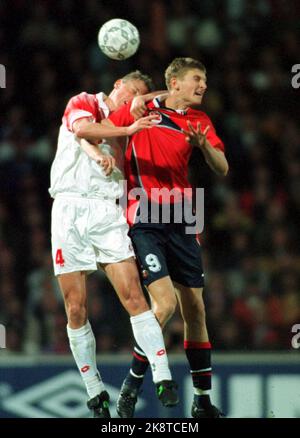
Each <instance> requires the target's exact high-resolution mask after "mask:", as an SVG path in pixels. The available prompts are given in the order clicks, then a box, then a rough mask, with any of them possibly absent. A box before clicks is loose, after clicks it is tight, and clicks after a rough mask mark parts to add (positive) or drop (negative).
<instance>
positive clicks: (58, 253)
mask: <svg viewBox="0 0 300 438" xmlns="http://www.w3.org/2000/svg"><path fill="white" fill-rule="evenodd" d="M55 263H56V264H57V265H59V266H65V260H64V258H63V254H62V249H61V248H59V249H58V250H57V251H56V256H55Z"/></svg>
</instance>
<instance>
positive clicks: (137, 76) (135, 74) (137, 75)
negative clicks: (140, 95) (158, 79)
mask: <svg viewBox="0 0 300 438" xmlns="http://www.w3.org/2000/svg"><path fill="white" fill-rule="evenodd" d="M132 80H139V81H143V82H144V84H145V85H146V87H147V88H148V90H149V91H153V90H154V83H153V80H152V78H151V77H150V76H148V75H145V74H144V73H142V72H140V71H139V70H135V71H132V72H131V73H128V74H127V75H125V76H123V77H122V81H123V82H128V81H132Z"/></svg>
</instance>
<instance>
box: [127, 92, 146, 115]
mask: <svg viewBox="0 0 300 438" xmlns="http://www.w3.org/2000/svg"><path fill="white" fill-rule="evenodd" d="M146 111H147V106H146V101H145V98H144V96H136V97H134V98H133V100H132V102H131V106H130V114H131V115H132V116H133V117H134V119H135V120H138V119H140V118H141V117H143V115H144V114H145V112H146Z"/></svg>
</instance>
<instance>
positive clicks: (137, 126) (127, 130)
mask: <svg viewBox="0 0 300 438" xmlns="http://www.w3.org/2000/svg"><path fill="white" fill-rule="evenodd" d="M156 118H157V116H156V115H153V114H152V115H150V116H146V117H142V118H141V119H139V120H137V121H136V122H134V123H132V125H130V126H115V125H114V124H113V122H112V121H111V120H108V119H104V120H102V121H101V123H93V122H90V121H89V120H88V119H87V118H82V119H80V120H77V121H75V122H74V123H73V131H74V133H75V134H76V136H77V137H79V138H85V139H86V140H89V141H91V142H95V141H96V142H99V141H100V140H102V139H104V138H111V137H124V136H130V135H133V134H134V133H135V132H138V131H140V130H141V129H144V128H151V127H152V126H153V123H152V120H154V119H156Z"/></svg>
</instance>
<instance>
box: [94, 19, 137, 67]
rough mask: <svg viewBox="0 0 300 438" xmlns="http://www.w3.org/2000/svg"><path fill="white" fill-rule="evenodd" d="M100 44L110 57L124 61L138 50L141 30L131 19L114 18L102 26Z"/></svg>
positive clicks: (99, 37) (99, 35) (99, 34)
mask: <svg viewBox="0 0 300 438" xmlns="http://www.w3.org/2000/svg"><path fill="white" fill-rule="evenodd" d="M98 44H99V47H100V49H101V50H102V52H103V53H105V55H107V56H108V57H109V58H112V59H116V60H119V61H122V60H123V59H127V58H129V57H130V56H132V55H133V54H134V53H135V52H136V51H137V49H138V47H139V44H140V36H139V31H138V30H137V28H136V27H135V26H134V25H133V24H131V23H130V22H129V21H127V20H123V19H122V18H114V19H113V20H109V21H107V22H106V23H104V24H103V26H102V27H101V28H100V30H99V33H98Z"/></svg>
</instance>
